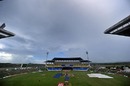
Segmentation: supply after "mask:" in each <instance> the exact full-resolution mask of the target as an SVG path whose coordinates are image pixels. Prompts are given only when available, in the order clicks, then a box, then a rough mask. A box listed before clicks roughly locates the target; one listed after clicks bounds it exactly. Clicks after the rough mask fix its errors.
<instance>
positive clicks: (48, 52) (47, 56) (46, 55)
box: [46, 52, 49, 67]
mask: <svg viewBox="0 0 130 86" xmlns="http://www.w3.org/2000/svg"><path fill="white" fill-rule="evenodd" d="M48 54H49V52H47V53H46V67H47V59H48Z"/></svg>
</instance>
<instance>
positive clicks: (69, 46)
mask: <svg viewBox="0 0 130 86" xmlns="http://www.w3.org/2000/svg"><path fill="white" fill-rule="evenodd" d="M102 3H103V4H102ZM129 8H130V6H129V5H128V3H127V0H126V1H125V0H124V1H121V0H120V1H118V0H115V1H112V0H110V1H109V0H106V1H104V0H99V1H94V0H91V1H90V0H84V1H80V0H71V1H70V0H69V1H66V0H56V1H53V0H5V1H3V2H0V23H3V22H5V23H6V24H7V27H6V28H7V29H8V30H10V31H12V32H14V33H15V34H16V36H15V37H12V38H9V39H8V40H7V39H4V40H3V39H2V40H1V42H0V43H1V44H4V45H5V48H3V49H1V52H7V53H11V54H14V58H13V61H12V62H15V59H16V57H18V56H19V57H21V56H23V55H25V57H27V56H28V55H32V56H43V57H44V58H45V56H46V52H47V51H49V52H50V56H51V57H50V58H53V57H54V56H55V55H56V54H54V53H59V52H63V53H64V56H68V57H69V56H82V57H83V58H85V57H86V55H85V52H86V50H88V52H89V55H90V57H91V60H92V61H95V62H102V61H103V62H111V61H127V60H129V61H130V58H129V52H128V51H130V47H129V42H130V40H129V38H127V37H120V36H112V35H105V34H104V33H103V32H104V31H105V30H106V29H107V28H108V27H110V26H111V25H113V24H114V23H116V22H118V21H119V20H121V19H122V18H124V17H126V16H128V15H129V13H130V9H129ZM51 53H52V55H51ZM57 55H58V54H57ZM23 57H24V56H23ZM27 58H28V57H27ZM104 58H105V59H104ZM23 59H24V58H23ZM33 59H35V60H37V59H39V58H36V57H33ZM29 60H32V59H27V61H29ZM24 61H25V60H24ZM27 61H25V62H27Z"/></svg>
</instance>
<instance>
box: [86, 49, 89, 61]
mask: <svg viewBox="0 0 130 86" xmlns="http://www.w3.org/2000/svg"><path fill="white" fill-rule="evenodd" d="M86 55H87V60H89V57H88V51H86Z"/></svg>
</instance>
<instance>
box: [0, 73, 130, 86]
mask: <svg viewBox="0 0 130 86" xmlns="http://www.w3.org/2000/svg"><path fill="white" fill-rule="evenodd" d="M56 73H58V72H47V71H45V72H40V73H28V74H23V75H17V76H13V77H10V78H6V79H0V86H57V84H58V82H64V76H62V77H60V78H53V76H54V75H55V74H56ZM69 74H73V75H74V76H71V77H70V80H69V82H70V85H71V86H130V78H128V77H123V76H120V75H109V76H112V77H113V79H99V78H89V77H88V76H87V72H81V71H79V72H76V71H71V72H69Z"/></svg>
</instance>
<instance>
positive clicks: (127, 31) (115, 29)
mask: <svg viewBox="0 0 130 86" xmlns="http://www.w3.org/2000/svg"><path fill="white" fill-rule="evenodd" d="M104 33H105V34H114V35H122V36H130V15H129V16H127V17H126V18H124V19H123V20H121V21H119V22H118V23H116V24H115V25H113V26H111V27H110V28H108V29H107V30H106V31H105V32H104Z"/></svg>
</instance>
